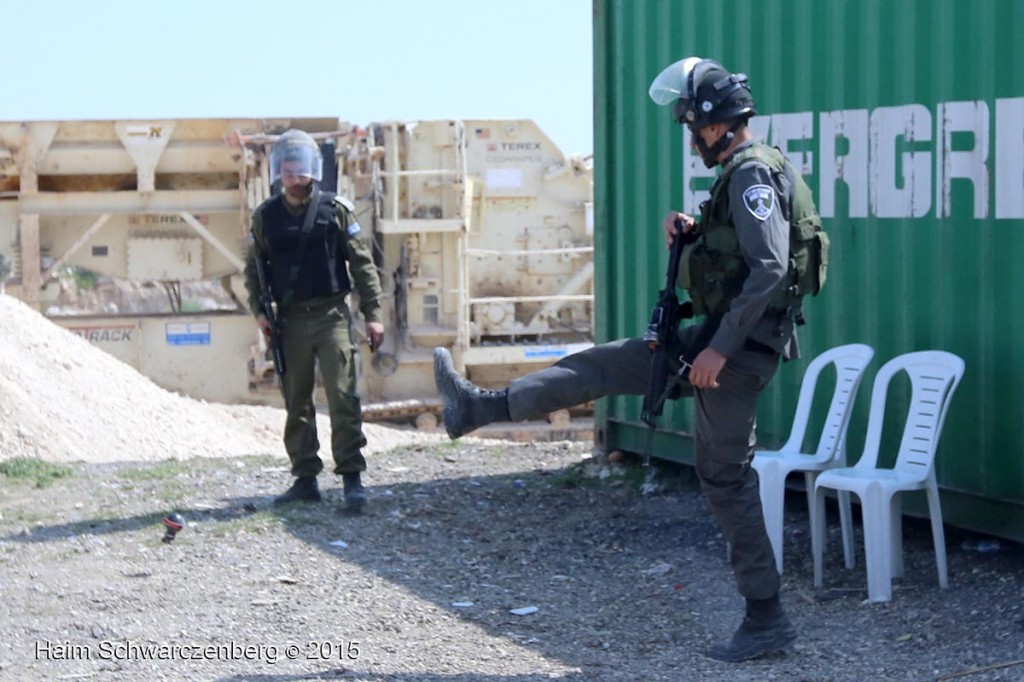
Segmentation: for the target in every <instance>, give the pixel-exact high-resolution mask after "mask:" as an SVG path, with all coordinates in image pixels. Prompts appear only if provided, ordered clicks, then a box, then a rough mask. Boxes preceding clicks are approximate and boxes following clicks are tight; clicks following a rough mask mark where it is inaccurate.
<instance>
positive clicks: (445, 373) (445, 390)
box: [434, 348, 462, 440]
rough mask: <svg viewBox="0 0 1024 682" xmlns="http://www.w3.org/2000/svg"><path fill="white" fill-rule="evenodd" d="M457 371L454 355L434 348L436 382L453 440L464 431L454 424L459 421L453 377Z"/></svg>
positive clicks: (446, 425) (447, 428) (449, 433)
mask: <svg viewBox="0 0 1024 682" xmlns="http://www.w3.org/2000/svg"><path fill="white" fill-rule="evenodd" d="M454 373H455V365H454V364H453V363H452V356H451V353H449V352H448V351H447V350H446V349H444V348H435V349H434V383H435V384H436V385H437V392H438V393H440V394H441V398H443V399H444V412H443V414H442V419H443V420H444V430H445V431H447V432H448V437H449V438H451V439H452V440H455V439H457V438H459V437H460V436H461V435H462V432H461V431H459V429H458V428H455V427H454V426H453V425H454V424H457V423H458V418H457V415H456V414H455V408H454V406H453V404H452V403H453V402H454V400H453V398H454V396H455V394H456V392H457V391H456V389H455V381H454V379H453V378H452V377H453V375H454Z"/></svg>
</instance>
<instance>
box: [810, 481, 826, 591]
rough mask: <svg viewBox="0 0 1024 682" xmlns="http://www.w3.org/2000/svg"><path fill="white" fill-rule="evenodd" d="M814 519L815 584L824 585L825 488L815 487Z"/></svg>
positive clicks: (812, 526) (812, 545)
mask: <svg viewBox="0 0 1024 682" xmlns="http://www.w3.org/2000/svg"><path fill="white" fill-rule="evenodd" d="M813 513H814V521H813V522H812V523H811V554H812V555H813V556H814V586H815V587H821V585H822V582H823V581H822V575H821V574H822V563H823V562H824V555H825V489H824V488H818V487H815V490H814V509H813Z"/></svg>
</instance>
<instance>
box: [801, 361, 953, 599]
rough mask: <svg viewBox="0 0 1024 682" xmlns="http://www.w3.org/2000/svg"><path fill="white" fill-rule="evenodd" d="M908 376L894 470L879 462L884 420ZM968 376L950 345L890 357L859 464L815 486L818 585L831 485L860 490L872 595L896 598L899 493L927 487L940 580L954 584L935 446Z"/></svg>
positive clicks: (833, 473)
mask: <svg viewBox="0 0 1024 682" xmlns="http://www.w3.org/2000/svg"><path fill="white" fill-rule="evenodd" d="M904 371H905V372H906V373H907V374H908V375H910V382H911V395H910V407H909V410H908V411H907V419H906V423H905V425H904V427H903V437H902V439H901V440H900V446H899V451H898V452H897V455H896V463H895V465H894V466H893V468H892V469H880V468H878V450H879V445H880V441H881V437H882V423H883V421H884V419H885V400H886V395H887V393H888V390H889V383H890V382H891V380H892V378H893V377H894V376H896V375H897V374H898V373H900V372H904ZM963 374H964V361H963V360H962V359H960V358H959V357H957V356H956V355H953V354H952V353H947V352H945V351H921V352H917V353H907V354H905V355H900V356H898V357H895V358H893V359H892V360H890V361H889V362H887V363H885V364H884V365H883V366H882V368H881V369H880V370H878V375H877V376H876V377H875V384H874V388H873V389H872V391H871V411H870V414H869V416H868V430H867V434H866V436H865V443H864V453H863V454H862V455H861V458H860V460H858V462H857V464H855V465H854V466H852V467H848V468H843V469H832V470H831V471H826V472H825V473H823V474H822V475H821V476H819V477H818V480H817V482H816V483H815V485H814V494H815V498H816V502H817V507H816V513H817V514H818V518H817V520H816V522H815V524H814V525H813V526H812V534H811V548H812V549H811V551H812V552H813V553H814V585H815V587H821V584H822V577H821V573H822V559H823V554H824V552H825V515H824V506H823V504H822V503H823V501H824V496H825V489H826V488H832V489H834V490H845V491H849V492H854V493H856V494H857V495H858V496H859V497H860V501H861V509H862V513H863V515H864V553H865V555H866V558H867V562H866V563H867V574H868V599H869V600H870V601H873V602H885V601H889V600H891V599H892V578H893V577H901V576H902V575H903V528H902V520H903V519H902V510H901V506H900V495H899V494H900V492H901V491H904V490H922V489H923V490H925V492H926V494H927V497H928V511H929V515H930V516H931V522H932V538H933V541H934V543H935V563H936V565H937V568H938V572H939V586H940V587H948V586H949V579H948V576H947V574H946V541H945V537H944V536H943V530H942V508H941V507H940V505H939V488H938V485H937V483H936V481H935V451H936V449H937V448H938V445H939V437H940V436H941V434H942V425H943V423H944V422H945V420H946V413H947V411H948V410H949V403H950V398H952V396H953V392H954V391H955V390H956V387H957V385H958V384H959V383H960V379H961V378H962V377H963Z"/></svg>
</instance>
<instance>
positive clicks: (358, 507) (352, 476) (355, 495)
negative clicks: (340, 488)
mask: <svg viewBox="0 0 1024 682" xmlns="http://www.w3.org/2000/svg"><path fill="white" fill-rule="evenodd" d="M341 480H342V483H343V485H344V487H345V488H344V489H345V509H346V510H347V511H350V512H353V513H359V512H361V511H362V510H363V506H364V505H365V504H366V490H365V489H364V488H363V481H362V478H361V477H360V476H359V472H358V471H355V472H352V473H348V474H342V475H341Z"/></svg>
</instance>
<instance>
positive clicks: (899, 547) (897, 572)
mask: <svg viewBox="0 0 1024 682" xmlns="http://www.w3.org/2000/svg"><path fill="white" fill-rule="evenodd" d="M900 497H901V496H900V493H898V492H896V493H893V496H892V497H891V498H889V544H890V546H891V549H890V555H889V556H890V558H889V562H890V566H891V573H892V577H893V578H902V577H903V503H902V500H901V499H900Z"/></svg>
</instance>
